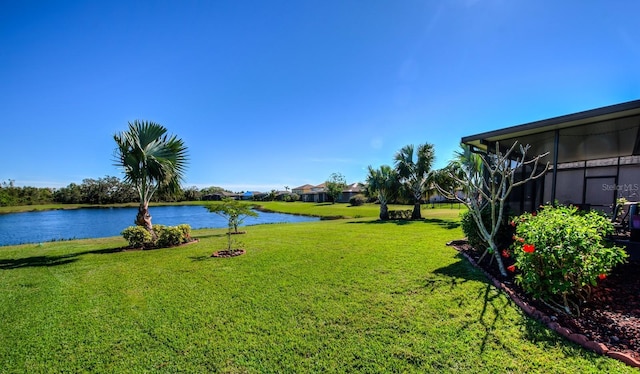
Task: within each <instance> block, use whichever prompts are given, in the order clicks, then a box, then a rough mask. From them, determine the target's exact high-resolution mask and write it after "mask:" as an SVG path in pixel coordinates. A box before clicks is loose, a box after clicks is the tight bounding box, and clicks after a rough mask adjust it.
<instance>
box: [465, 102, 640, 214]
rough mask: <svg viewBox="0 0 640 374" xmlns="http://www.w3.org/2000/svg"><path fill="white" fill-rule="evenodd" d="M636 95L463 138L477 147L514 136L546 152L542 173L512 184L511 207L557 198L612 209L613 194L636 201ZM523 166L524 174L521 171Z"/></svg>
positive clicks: (639, 153)
mask: <svg viewBox="0 0 640 374" xmlns="http://www.w3.org/2000/svg"><path fill="white" fill-rule="evenodd" d="M639 130H640V100H636V101H630V102H626V103H622V104H617V105H612V106H607V107H602V108H597V109H592V110H588V111H584V112H579V113H574V114H569V115H565V116H561V117H555V118H550V119H546V120H542V121H537V122H531V123H527V124H523V125H518V126H513V127H508V128H505V129H501V130H496V131H490V132H486V133H481V134H477V135H471V136H467V137H464V138H462V143H464V144H468V145H470V146H472V147H473V149H475V150H476V151H478V152H487V151H489V152H492V151H494V150H495V145H496V142H498V143H499V144H500V148H501V149H502V148H506V147H509V146H511V144H513V142H514V141H516V140H517V141H518V142H519V143H521V144H529V145H530V146H531V148H530V149H529V151H528V152H527V157H528V158H529V157H535V156H536V155H539V154H543V153H546V152H548V155H547V156H546V157H545V158H543V160H542V161H544V162H543V164H544V163H546V162H549V165H550V167H549V170H548V172H547V173H546V174H545V176H544V177H542V178H540V179H538V180H536V181H532V182H530V183H528V184H527V185H525V186H523V187H521V188H519V189H517V190H515V191H514V192H513V193H512V195H511V202H510V205H511V208H512V210H513V212H514V213H519V212H522V211H533V210H535V209H536V207H538V206H539V205H541V204H544V203H546V202H553V201H557V202H559V203H562V204H573V205H578V206H582V207H585V208H588V209H597V210H600V211H603V212H605V213H608V214H612V211H613V209H614V207H615V203H616V199H617V198H621V197H624V198H626V199H627V200H629V201H640V137H639V136H640V131H639ZM524 172H526V171H523V175H524Z"/></svg>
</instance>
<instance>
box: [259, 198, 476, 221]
mask: <svg viewBox="0 0 640 374" xmlns="http://www.w3.org/2000/svg"><path fill="white" fill-rule="evenodd" d="M256 204H257V205H259V206H261V207H262V208H264V209H267V210H272V211H276V212H283V213H291V214H302V215H307V216H316V217H348V218H362V217H371V218H378V217H379V216H380V205H377V204H364V205H361V206H351V205H349V204H332V203H304V202H294V203H287V202H282V201H261V202H257V203H256ZM444 206H445V208H435V209H432V208H431V206H430V205H422V215H423V216H424V217H427V216H428V217H431V218H438V217H439V216H443V217H450V218H454V219H455V218H457V217H458V215H459V213H460V212H462V211H464V210H466V208H465V207H464V206H460V205H458V204H452V205H449V204H446V205H444ZM451 207H452V208H451ZM412 209H413V205H394V204H391V205H389V210H412Z"/></svg>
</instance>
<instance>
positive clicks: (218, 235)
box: [193, 232, 227, 239]
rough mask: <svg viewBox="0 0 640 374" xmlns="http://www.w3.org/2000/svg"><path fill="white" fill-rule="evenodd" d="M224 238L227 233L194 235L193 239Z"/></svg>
mask: <svg viewBox="0 0 640 374" xmlns="http://www.w3.org/2000/svg"><path fill="white" fill-rule="evenodd" d="M226 236H227V233H226V232H224V233H222V234H207V235H194V236H193V237H194V238H196V239H205V238H224V237H226Z"/></svg>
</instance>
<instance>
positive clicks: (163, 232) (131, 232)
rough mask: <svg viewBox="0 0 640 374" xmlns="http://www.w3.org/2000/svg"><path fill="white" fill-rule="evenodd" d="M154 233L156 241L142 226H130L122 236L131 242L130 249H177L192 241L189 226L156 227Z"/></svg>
mask: <svg viewBox="0 0 640 374" xmlns="http://www.w3.org/2000/svg"><path fill="white" fill-rule="evenodd" d="M153 231H154V232H155V234H156V240H155V241H154V240H153V238H152V237H151V234H150V233H149V231H147V229H145V228H144V227H142V226H129V227H127V228H126V229H124V230H123V231H122V233H121V234H122V236H123V237H124V239H125V240H127V241H128V242H129V247H130V248H144V249H149V248H167V247H175V246H177V245H180V244H182V243H187V242H189V241H190V240H191V226H189V225H187V224H182V225H178V226H165V225H154V226H153Z"/></svg>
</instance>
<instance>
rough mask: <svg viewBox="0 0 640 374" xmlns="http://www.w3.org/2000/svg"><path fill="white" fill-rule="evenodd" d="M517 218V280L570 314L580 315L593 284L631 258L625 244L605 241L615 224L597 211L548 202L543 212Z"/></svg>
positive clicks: (515, 257)
mask: <svg viewBox="0 0 640 374" xmlns="http://www.w3.org/2000/svg"><path fill="white" fill-rule="evenodd" d="M514 222H515V223H516V233H515V235H514V239H515V241H514V243H513V244H512V246H511V249H512V250H511V253H512V254H513V257H514V259H515V269H517V271H518V273H517V275H516V283H518V284H519V285H520V286H522V288H523V289H524V290H525V292H527V293H529V294H531V295H532V296H533V297H535V298H538V299H540V300H542V301H543V302H545V303H547V305H549V306H550V307H552V308H554V309H556V310H558V311H561V312H565V313H567V314H571V313H572V312H577V313H579V312H580V303H582V302H584V301H586V300H587V299H588V298H589V296H590V292H591V287H592V286H596V285H597V281H598V280H599V279H600V280H602V279H604V278H605V277H606V274H608V273H609V272H611V270H612V269H613V267H614V266H616V265H617V264H620V263H622V262H624V261H625V259H626V257H627V254H626V252H625V251H624V250H623V249H622V248H619V247H615V246H612V245H609V243H607V242H606V241H605V237H606V236H607V235H609V234H612V233H613V226H612V224H611V222H610V221H609V220H608V219H607V218H606V217H604V216H603V215H602V214H600V213H598V212H595V211H591V212H584V211H578V209H577V208H575V207H566V206H558V207H553V206H550V205H547V206H544V207H543V209H541V210H540V211H539V212H538V214H537V215H533V214H531V213H525V214H523V215H521V216H520V217H518V218H517V219H514Z"/></svg>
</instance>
